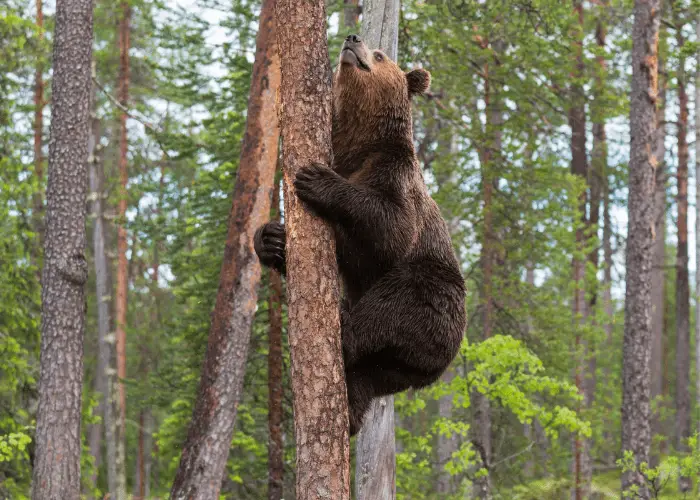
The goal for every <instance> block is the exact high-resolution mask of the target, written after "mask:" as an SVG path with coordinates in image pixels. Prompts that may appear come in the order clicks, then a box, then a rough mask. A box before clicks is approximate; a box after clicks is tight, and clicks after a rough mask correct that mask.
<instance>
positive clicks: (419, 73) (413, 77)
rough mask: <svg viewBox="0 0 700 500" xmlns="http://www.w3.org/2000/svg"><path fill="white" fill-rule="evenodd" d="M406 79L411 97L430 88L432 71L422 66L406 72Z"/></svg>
mask: <svg viewBox="0 0 700 500" xmlns="http://www.w3.org/2000/svg"><path fill="white" fill-rule="evenodd" d="M406 80H408V95H409V97H413V96H414V95H416V94H424V93H425V92H426V91H427V90H428V89H429V88H430V73H428V71H426V70H424V69H422V68H419V69H414V70H413V71H409V72H408V73H406Z"/></svg>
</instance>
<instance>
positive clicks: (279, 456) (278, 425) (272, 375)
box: [267, 165, 284, 500]
mask: <svg viewBox="0 0 700 500" xmlns="http://www.w3.org/2000/svg"><path fill="white" fill-rule="evenodd" d="M280 167H281V165H280ZM280 187H281V180H280V179H278V180H277V182H276V183H275V189H274V191H273V192H272V210H273V212H274V214H275V215H274V218H275V220H277V221H279V220H280V197H279V191H280ZM282 294H283V292H282V277H281V276H280V274H279V273H278V272H277V271H274V270H272V269H270V300H269V304H270V306H269V307H270V313H269V314H270V329H269V332H268V335H269V353H268V355H267V374H268V375H267V376H268V393H269V394H268V397H269V403H268V408H269V409H268V426H269V429H270V443H269V445H268V460H267V461H268V488H267V489H268V495H267V496H268V499H269V500H282V498H283V497H282V494H283V488H284V442H283V440H282V418H283V411H282V404H283V396H284V386H283V384H282V371H283V369H284V363H283V359H282Z"/></svg>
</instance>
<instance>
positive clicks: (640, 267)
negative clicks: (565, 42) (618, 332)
mask: <svg viewBox="0 0 700 500" xmlns="http://www.w3.org/2000/svg"><path fill="white" fill-rule="evenodd" d="M660 7H661V2H660V0H635V3H634V25H633V31H632V35H633V36H632V90H631V94H630V138H631V139H630V166H629V171H630V172H629V196H628V205H627V206H628V213H629V223H628V231H627V250H626V262H625V268H626V270H627V272H626V289H625V326H624V340H623V351H622V353H623V361H622V419H621V420H622V421H621V424H622V451H623V453H624V452H631V453H632V454H633V456H634V459H635V461H636V463H637V464H638V465H639V464H641V463H642V462H646V463H649V445H650V441H651V432H650V423H649V417H650V411H649V394H650V371H649V360H650V356H651V309H652V307H651V278H652V262H653V244H654V223H655V221H654V216H655V211H654V197H655V190H656V183H655V179H656V166H657V160H656V157H655V156H654V147H655V133H656V99H657V91H658V66H657V64H658V60H657V55H658V44H659V24H660V20H661V18H660ZM621 483H622V484H621V486H622V492H623V497H625V498H629V489H630V488H631V487H633V486H634V487H636V488H638V491H637V496H636V497H635V498H641V499H643V500H646V499H648V498H649V490H648V488H647V486H646V480H645V478H644V475H643V474H642V473H641V472H640V471H639V468H638V467H637V470H634V471H627V472H624V473H623V474H622V481H621Z"/></svg>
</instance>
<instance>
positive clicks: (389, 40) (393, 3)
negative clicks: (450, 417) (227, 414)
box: [355, 0, 400, 500]
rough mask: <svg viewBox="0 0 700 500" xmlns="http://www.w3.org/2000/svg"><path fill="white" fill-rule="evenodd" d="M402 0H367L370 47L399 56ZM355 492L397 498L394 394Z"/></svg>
mask: <svg viewBox="0 0 700 500" xmlns="http://www.w3.org/2000/svg"><path fill="white" fill-rule="evenodd" d="M399 8H400V0H365V1H364V3H363V11H362V30H361V35H362V39H363V40H364V41H365V43H366V44H367V46H368V47H370V48H372V49H374V48H378V49H381V50H382V51H384V53H385V54H386V55H387V56H389V58H391V59H392V60H394V61H396V59H397V57H398V45H399V39H398V35H399ZM355 464H356V465H355V495H356V497H357V500H393V499H394V498H396V440H395V436H394V397H393V396H384V397H381V398H375V399H374V400H373V401H372V404H371V406H370V408H369V411H368V412H367V415H366V416H365V424H364V425H363V426H362V429H361V430H360V432H359V434H358V435H357V439H356V454H355Z"/></svg>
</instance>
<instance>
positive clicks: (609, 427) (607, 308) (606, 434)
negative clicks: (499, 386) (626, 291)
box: [603, 175, 618, 464]
mask: <svg viewBox="0 0 700 500" xmlns="http://www.w3.org/2000/svg"><path fill="white" fill-rule="evenodd" d="M611 197H612V193H611V192H610V181H609V179H608V176H607V175H606V176H605V177H604V179H603V312H604V318H605V322H604V324H603V330H604V331H605V349H606V352H607V353H611V352H613V324H614V321H615V310H614V307H613V300H612V283H613V282H612V268H613V247H612V239H613V228H612V218H611V217H610V201H611V200H610V198H611ZM606 361H607V363H606V367H605V375H604V376H605V379H606V380H610V377H611V375H612V373H611V371H612V370H611V368H610V367H611V363H613V360H612V358H611V357H610V356H607V359H606ZM617 410H618V408H616V407H615V408H613V407H608V408H607V411H608V412H610V414H608V415H606V416H605V419H604V422H605V430H604V431H603V438H604V440H605V442H606V443H610V442H612V437H613V430H614V426H613V423H612V418H611V417H610V415H611V414H612V412H614V411H617ZM617 451H618V450H613V449H610V448H607V449H606V450H605V452H604V455H603V461H604V462H605V463H606V464H610V463H613V462H614V458H613V457H615V456H617Z"/></svg>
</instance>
